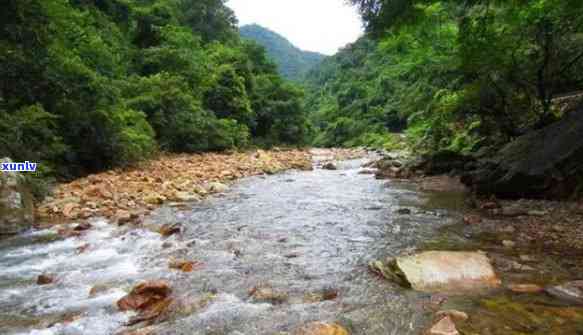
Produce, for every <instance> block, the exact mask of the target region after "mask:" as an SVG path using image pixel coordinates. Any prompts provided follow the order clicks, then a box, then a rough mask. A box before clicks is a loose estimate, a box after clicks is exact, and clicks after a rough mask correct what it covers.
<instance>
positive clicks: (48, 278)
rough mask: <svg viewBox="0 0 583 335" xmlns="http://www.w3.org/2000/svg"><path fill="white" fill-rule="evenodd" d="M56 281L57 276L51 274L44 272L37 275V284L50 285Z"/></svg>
mask: <svg viewBox="0 0 583 335" xmlns="http://www.w3.org/2000/svg"><path fill="white" fill-rule="evenodd" d="M54 282H55V276H53V275H49V274H42V275H40V276H38V277H37V279H36V284H37V285H49V284H52V283H54Z"/></svg>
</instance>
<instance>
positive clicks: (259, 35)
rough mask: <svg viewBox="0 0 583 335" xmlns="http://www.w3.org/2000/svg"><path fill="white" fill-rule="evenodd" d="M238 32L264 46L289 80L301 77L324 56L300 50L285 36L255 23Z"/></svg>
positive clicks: (297, 79)
mask: <svg viewBox="0 0 583 335" xmlns="http://www.w3.org/2000/svg"><path fill="white" fill-rule="evenodd" d="M240 33H241V37H243V38H246V39H250V40H253V41H255V42H257V43H259V44H260V45H262V46H264V47H265V49H267V53H268V54H269V56H270V58H271V59H272V60H273V61H274V62H275V63H276V64H277V65H278V67H279V71H280V73H281V74H282V75H283V76H284V77H286V78H288V79H291V80H296V81H299V80H301V79H303V78H304V76H305V75H306V73H308V72H309V71H310V69H312V68H313V67H314V66H315V65H317V64H319V63H321V62H322V60H324V58H326V56H325V55H322V54H320V53H317V52H310V51H303V50H300V49H299V48H298V47H296V46H295V45H293V44H292V43H291V42H290V41H288V40H287V39H286V38H285V37H283V36H281V35H279V34H278V33H276V32H274V31H271V30H269V29H267V28H264V27H262V26H259V25H257V24H252V25H246V26H243V27H241V28H240Z"/></svg>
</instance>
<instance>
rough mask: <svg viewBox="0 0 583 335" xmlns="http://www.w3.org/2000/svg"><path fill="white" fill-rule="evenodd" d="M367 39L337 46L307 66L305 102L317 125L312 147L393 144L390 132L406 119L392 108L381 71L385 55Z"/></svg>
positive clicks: (390, 96) (380, 145)
mask: <svg viewBox="0 0 583 335" xmlns="http://www.w3.org/2000/svg"><path fill="white" fill-rule="evenodd" d="M376 49H377V44H376V43H375V42H374V41H372V40H370V39H369V38H366V37H364V38H361V39H360V40H358V41H357V42H356V43H354V44H352V45H349V46H347V47H346V48H344V49H342V50H341V51H340V52H339V53H338V54H336V55H334V56H332V57H330V58H328V59H326V60H324V62H323V63H322V65H321V66H319V67H318V68H316V69H314V70H312V71H311V72H310V73H309V74H308V76H307V78H306V85H307V87H308V92H309V94H308V95H307V105H308V106H309V109H310V110H312V111H313V112H312V114H311V118H312V122H313V124H314V126H315V127H316V129H317V130H318V131H317V136H316V138H315V143H314V144H315V145H317V146H330V147H334V146H363V145H364V146H372V147H383V146H387V145H389V146H392V145H393V144H394V142H395V139H394V136H393V135H391V134H390V132H399V131H401V130H402V129H403V127H404V126H405V120H404V119H403V118H402V117H401V116H400V115H399V113H397V111H395V110H394V109H393V108H392V105H391V101H392V100H391V99H392V94H391V92H390V91H389V90H388V87H389V85H390V82H389V79H388V78H387V77H386V76H384V75H383V73H382V71H383V69H384V67H383V66H384V65H385V64H387V62H388V61H389V60H390V56H388V55H384V54H382V53H380V52H376Z"/></svg>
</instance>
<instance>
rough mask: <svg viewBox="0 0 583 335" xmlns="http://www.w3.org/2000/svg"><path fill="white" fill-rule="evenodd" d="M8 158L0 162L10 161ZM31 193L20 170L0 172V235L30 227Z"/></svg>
mask: <svg viewBox="0 0 583 335" xmlns="http://www.w3.org/2000/svg"><path fill="white" fill-rule="evenodd" d="M11 162H12V161H11V160H10V159H9V158H3V159H0V163H11ZM33 222H34V207H33V201H32V195H31V193H30V192H29V190H28V189H27V187H26V186H25V180H24V176H23V175H22V173H20V172H7V171H2V172H0V235H5V234H17V233H19V232H22V231H24V230H26V229H29V228H30V227H32V224H33Z"/></svg>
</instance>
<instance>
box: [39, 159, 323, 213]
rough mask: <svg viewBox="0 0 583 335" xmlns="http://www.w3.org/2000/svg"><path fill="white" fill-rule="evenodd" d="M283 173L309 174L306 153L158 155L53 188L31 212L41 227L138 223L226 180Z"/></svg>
mask: <svg viewBox="0 0 583 335" xmlns="http://www.w3.org/2000/svg"><path fill="white" fill-rule="evenodd" d="M288 169H301V170H309V169H312V161H311V154H310V153H309V152H308V151H307V150H272V151H264V150H257V151H251V152H242V153H231V154H216V153H206V154H191V155H187V154H182V155H163V156H161V157H159V158H158V159H155V160H151V161H148V162H145V163H143V164H142V165H140V166H137V167H135V168H132V169H128V170H112V171H107V172H103V173H100V174H95V175H90V176H88V177H85V178H81V179H78V180H75V181H73V182H70V183H67V184H61V185H59V186H58V187H57V188H56V189H55V190H54V192H53V193H52V195H51V196H50V197H48V198H47V199H46V200H45V201H44V202H43V203H42V204H40V205H39V206H38V208H37V210H36V213H37V216H38V217H40V218H41V219H43V220H44V221H45V222H51V223H52V222H67V221H72V220H78V219H89V218H91V217H105V218H107V219H110V220H115V221H116V222H118V223H119V224H124V223H127V222H129V221H133V220H139V218H140V217H143V216H144V215H147V214H148V213H149V212H151V211H152V210H154V209H156V208H158V207H159V206H161V205H163V204H169V205H175V206H177V205H179V204H180V203H184V202H190V201H198V200H201V199H202V198H204V197H205V196H207V195H209V194H212V193H221V192H224V191H225V190H227V189H228V185H229V183H231V182H232V181H234V180H236V179H239V178H243V177H247V176H253V175H259V174H273V173H277V172H280V171H284V170H288Z"/></svg>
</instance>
